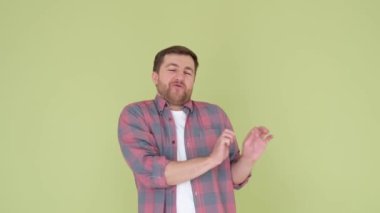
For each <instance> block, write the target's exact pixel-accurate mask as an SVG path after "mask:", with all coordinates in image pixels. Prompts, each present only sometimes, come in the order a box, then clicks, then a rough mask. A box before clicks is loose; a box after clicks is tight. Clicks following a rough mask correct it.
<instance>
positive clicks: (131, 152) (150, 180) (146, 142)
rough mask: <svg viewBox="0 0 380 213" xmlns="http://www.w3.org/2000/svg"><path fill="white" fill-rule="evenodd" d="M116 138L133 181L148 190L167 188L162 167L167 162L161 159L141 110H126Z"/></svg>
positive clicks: (135, 108)
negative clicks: (132, 174)
mask: <svg viewBox="0 0 380 213" xmlns="http://www.w3.org/2000/svg"><path fill="white" fill-rule="evenodd" d="M118 136H119V143H120V147H121V150H122V153H123V156H124V159H125V160H126V162H127V163H128V165H129V167H130V168H131V169H132V171H133V173H134V175H135V178H136V181H137V182H138V183H139V184H142V185H144V186H145V187H148V188H166V187H169V185H168V184H167V182H166V178H165V167H166V165H167V164H168V163H169V160H168V159H166V157H165V156H161V155H160V153H159V150H158V147H157V145H156V141H155V139H154V137H153V135H152V134H151V133H150V131H149V127H148V126H147V124H146V121H144V116H143V113H142V110H141V108H140V107H138V106H136V105H129V106H127V107H125V108H124V109H123V111H122V113H121V115H120V118H119V126H118Z"/></svg>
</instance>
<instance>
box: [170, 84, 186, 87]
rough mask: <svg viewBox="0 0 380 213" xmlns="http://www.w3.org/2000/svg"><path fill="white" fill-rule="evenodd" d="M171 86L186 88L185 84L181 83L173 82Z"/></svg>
mask: <svg viewBox="0 0 380 213" xmlns="http://www.w3.org/2000/svg"><path fill="white" fill-rule="evenodd" d="M171 86H172V87H174V88H185V85H183V84H181V83H172V84H171Z"/></svg>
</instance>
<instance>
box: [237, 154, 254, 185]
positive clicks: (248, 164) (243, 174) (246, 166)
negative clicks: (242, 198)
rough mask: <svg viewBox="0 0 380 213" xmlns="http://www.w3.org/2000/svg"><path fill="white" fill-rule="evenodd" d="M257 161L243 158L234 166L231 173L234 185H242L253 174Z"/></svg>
mask: <svg viewBox="0 0 380 213" xmlns="http://www.w3.org/2000/svg"><path fill="white" fill-rule="evenodd" d="M254 163H255V161H253V160H251V159H247V158H244V157H243V156H242V157H240V158H239V160H238V161H237V162H235V163H234V164H232V166H231V173H232V181H233V183H234V184H241V183H242V182H244V181H245V180H246V179H247V177H248V176H249V175H250V174H251V171H252V167H253V165H254Z"/></svg>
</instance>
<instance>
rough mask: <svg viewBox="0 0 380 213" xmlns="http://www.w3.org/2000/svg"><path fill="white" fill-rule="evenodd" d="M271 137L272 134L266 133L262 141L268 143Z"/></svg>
mask: <svg viewBox="0 0 380 213" xmlns="http://www.w3.org/2000/svg"><path fill="white" fill-rule="evenodd" d="M272 139H273V135H268V136H266V137H265V138H264V142H265V143H268V142H269V141H271V140H272Z"/></svg>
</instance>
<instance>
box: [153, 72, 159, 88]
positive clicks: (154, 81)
mask: <svg viewBox="0 0 380 213" xmlns="http://www.w3.org/2000/svg"><path fill="white" fill-rule="evenodd" d="M152 81H153V83H154V85H157V84H158V73H157V72H154V71H153V72H152Z"/></svg>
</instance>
